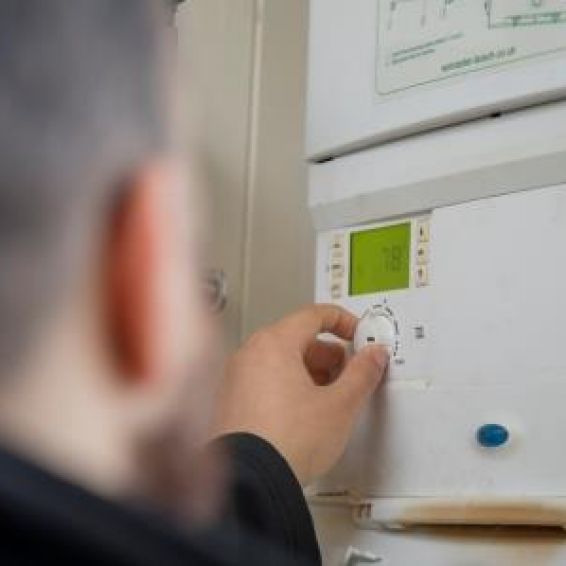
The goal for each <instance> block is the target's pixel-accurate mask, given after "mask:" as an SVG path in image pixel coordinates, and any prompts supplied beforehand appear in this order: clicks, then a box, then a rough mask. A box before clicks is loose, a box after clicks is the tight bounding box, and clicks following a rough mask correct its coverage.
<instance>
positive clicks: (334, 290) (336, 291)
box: [330, 283, 342, 299]
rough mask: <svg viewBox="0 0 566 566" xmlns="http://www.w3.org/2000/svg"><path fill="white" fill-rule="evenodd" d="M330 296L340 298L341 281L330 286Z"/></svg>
mask: <svg viewBox="0 0 566 566" xmlns="http://www.w3.org/2000/svg"><path fill="white" fill-rule="evenodd" d="M330 296H331V297H332V298H333V299H340V298H342V284H341V283H334V284H333V285H332V286H331V287H330Z"/></svg>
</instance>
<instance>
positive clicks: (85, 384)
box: [0, 0, 204, 489]
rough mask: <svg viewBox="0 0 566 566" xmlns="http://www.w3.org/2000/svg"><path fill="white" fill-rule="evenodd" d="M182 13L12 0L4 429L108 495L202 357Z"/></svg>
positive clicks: (1, 298)
mask: <svg viewBox="0 0 566 566" xmlns="http://www.w3.org/2000/svg"><path fill="white" fill-rule="evenodd" d="M170 10H171V5H170V2H166V1H164V2H163V3H162V2H157V1H156V0H49V1H48V2H46V1H45V0H26V1H25V2H24V1H22V0H4V1H3V2H1V3H0V262H1V267H0V391H1V393H0V422H2V430H3V431H4V434H5V436H6V441H7V442H12V443H14V444H16V445H17V447H18V448H21V449H22V450H28V451H32V452H34V453H37V456H38V457H39V458H44V459H47V460H49V462H48V463H51V464H52V465H53V466H55V467H60V468H66V469H64V470H63V471H64V472H69V473H71V474H72V473H75V474H77V475H78V476H81V475H82V476H88V475H89V474H90V476H91V477H90V478H87V479H90V480H91V481H92V482H93V483H98V485H99V486H100V487H101V488H102V489H114V488H115V487H117V484H119V483H120V482H121V483H122V484H123V485H126V484H127V483H128V482H129V481H131V467H132V451H133V448H132V444H133V442H134V437H136V436H138V435H139V436H141V432H142V430H143V429H144V427H147V428H151V427H152V426H154V425H155V424H156V423H157V422H158V420H159V419H161V418H163V417H164V415H165V414H166V409H167V408H168V405H169V401H170V400H171V399H173V398H174V397H175V395H176V393H177V392H178V391H179V387H180V386H181V384H182V379H181V378H182V376H183V375H184V374H185V372H186V371H187V370H188V368H189V367H190V363H191V361H193V362H194V361H195V360H196V358H197V356H198V353H199V352H200V351H201V350H202V348H201V343H202V341H201V339H200V338H199V336H200V335H199V333H198V332H197V330H201V329H202V328H201V325H202V324H203V321H204V316H203V312H202V307H201V304H200V300H199V292H198V291H199V285H198V280H197V277H196V272H197V259H196V257H195V256H196V251H195V249H194V240H195V238H194V237H193V235H192V234H190V233H189V230H188V227H189V226H190V225H191V223H190V222H188V218H187V216H188V215H189V213H190V209H191V206H190V204H189V202H188V199H187V197H188V195H186V194H184V191H183V190H182V185H183V183H182V181H181V177H182V175H181V168H180V167H179V166H178V163H179V161H180V160H179V159H176V157H175V156H176V153H178V149H177V148H176V143H177V140H176V139H175V129H174V128H173V123H174V121H175V118H174V116H173V112H172V108H174V107H175V104H174V103H173V102H174V97H173V90H174V89H173V82H172V76H171V75H172V73H171V69H172V68H173V67H174V62H173V61H172V60H171V56H172V53H171V50H172V46H173V45H174V41H173V40H172V31H171V29H170V28H169V25H168V22H169V21H170ZM185 199H187V200H185ZM193 214H194V213H193ZM191 328H193V329H194V332H192V333H191V332H190V329H191ZM89 427H90V428H89ZM89 432H90V433H92V434H89ZM89 454H91V456H90V461H87V460H88V458H87V456H88V455H89ZM82 456H84V458H82ZM115 480H116V481H115ZM111 484H115V485H111Z"/></svg>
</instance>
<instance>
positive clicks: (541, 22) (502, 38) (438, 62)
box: [377, 0, 566, 94]
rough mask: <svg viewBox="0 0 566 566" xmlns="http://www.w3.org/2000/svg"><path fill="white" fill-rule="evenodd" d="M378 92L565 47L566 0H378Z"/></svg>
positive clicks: (424, 82) (490, 66)
mask: <svg viewBox="0 0 566 566" xmlns="http://www.w3.org/2000/svg"><path fill="white" fill-rule="evenodd" d="M377 1H378V3H379V6H378V9H379V23H378V54H377V92H378V93H379V94H390V93H393V92H398V91H401V90H405V89H409V88H412V87H415V86H418V85H424V84H427V83H434V82H437V81H441V80H443V79H446V78H449V77H452V76H455V75H462V74H467V73H472V72H475V71H480V70H482V69H488V68H493V67H500V66H505V65H509V64H510V63H516V62H518V61H522V60H528V59H529V58H532V57H539V56H543V55H549V54H552V53H556V52H559V51H562V50H566V0H377Z"/></svg>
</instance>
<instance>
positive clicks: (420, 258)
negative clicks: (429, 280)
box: [417, 243, 429, 265]
mask: <svg viewBox="0 0 566 566" xmlns="http://www.w3.org/2000/svg"><path fill="white" fill-rule="evenodd" d="M428 256H429V254H428V244H426V243H420V244H419V245H418V246H417V263H418V264H419V265H425V264H427V263H428Z"/></svg>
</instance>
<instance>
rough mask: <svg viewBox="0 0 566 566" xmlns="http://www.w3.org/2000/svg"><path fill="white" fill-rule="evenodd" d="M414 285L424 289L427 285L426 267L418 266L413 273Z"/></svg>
mask: <svg viewBox="0 0 566 566" xmlns="http://www.w3.org/2000/svg"><path fill="white" fill-rule="evenodd" d="M415 275H416V277H415V283H416V285H417V287H426V286H427V285H428V283H429V277H428V267H427V266H426V265H419V266H418V267H417V270H416V272H415Z"/></svg>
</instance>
